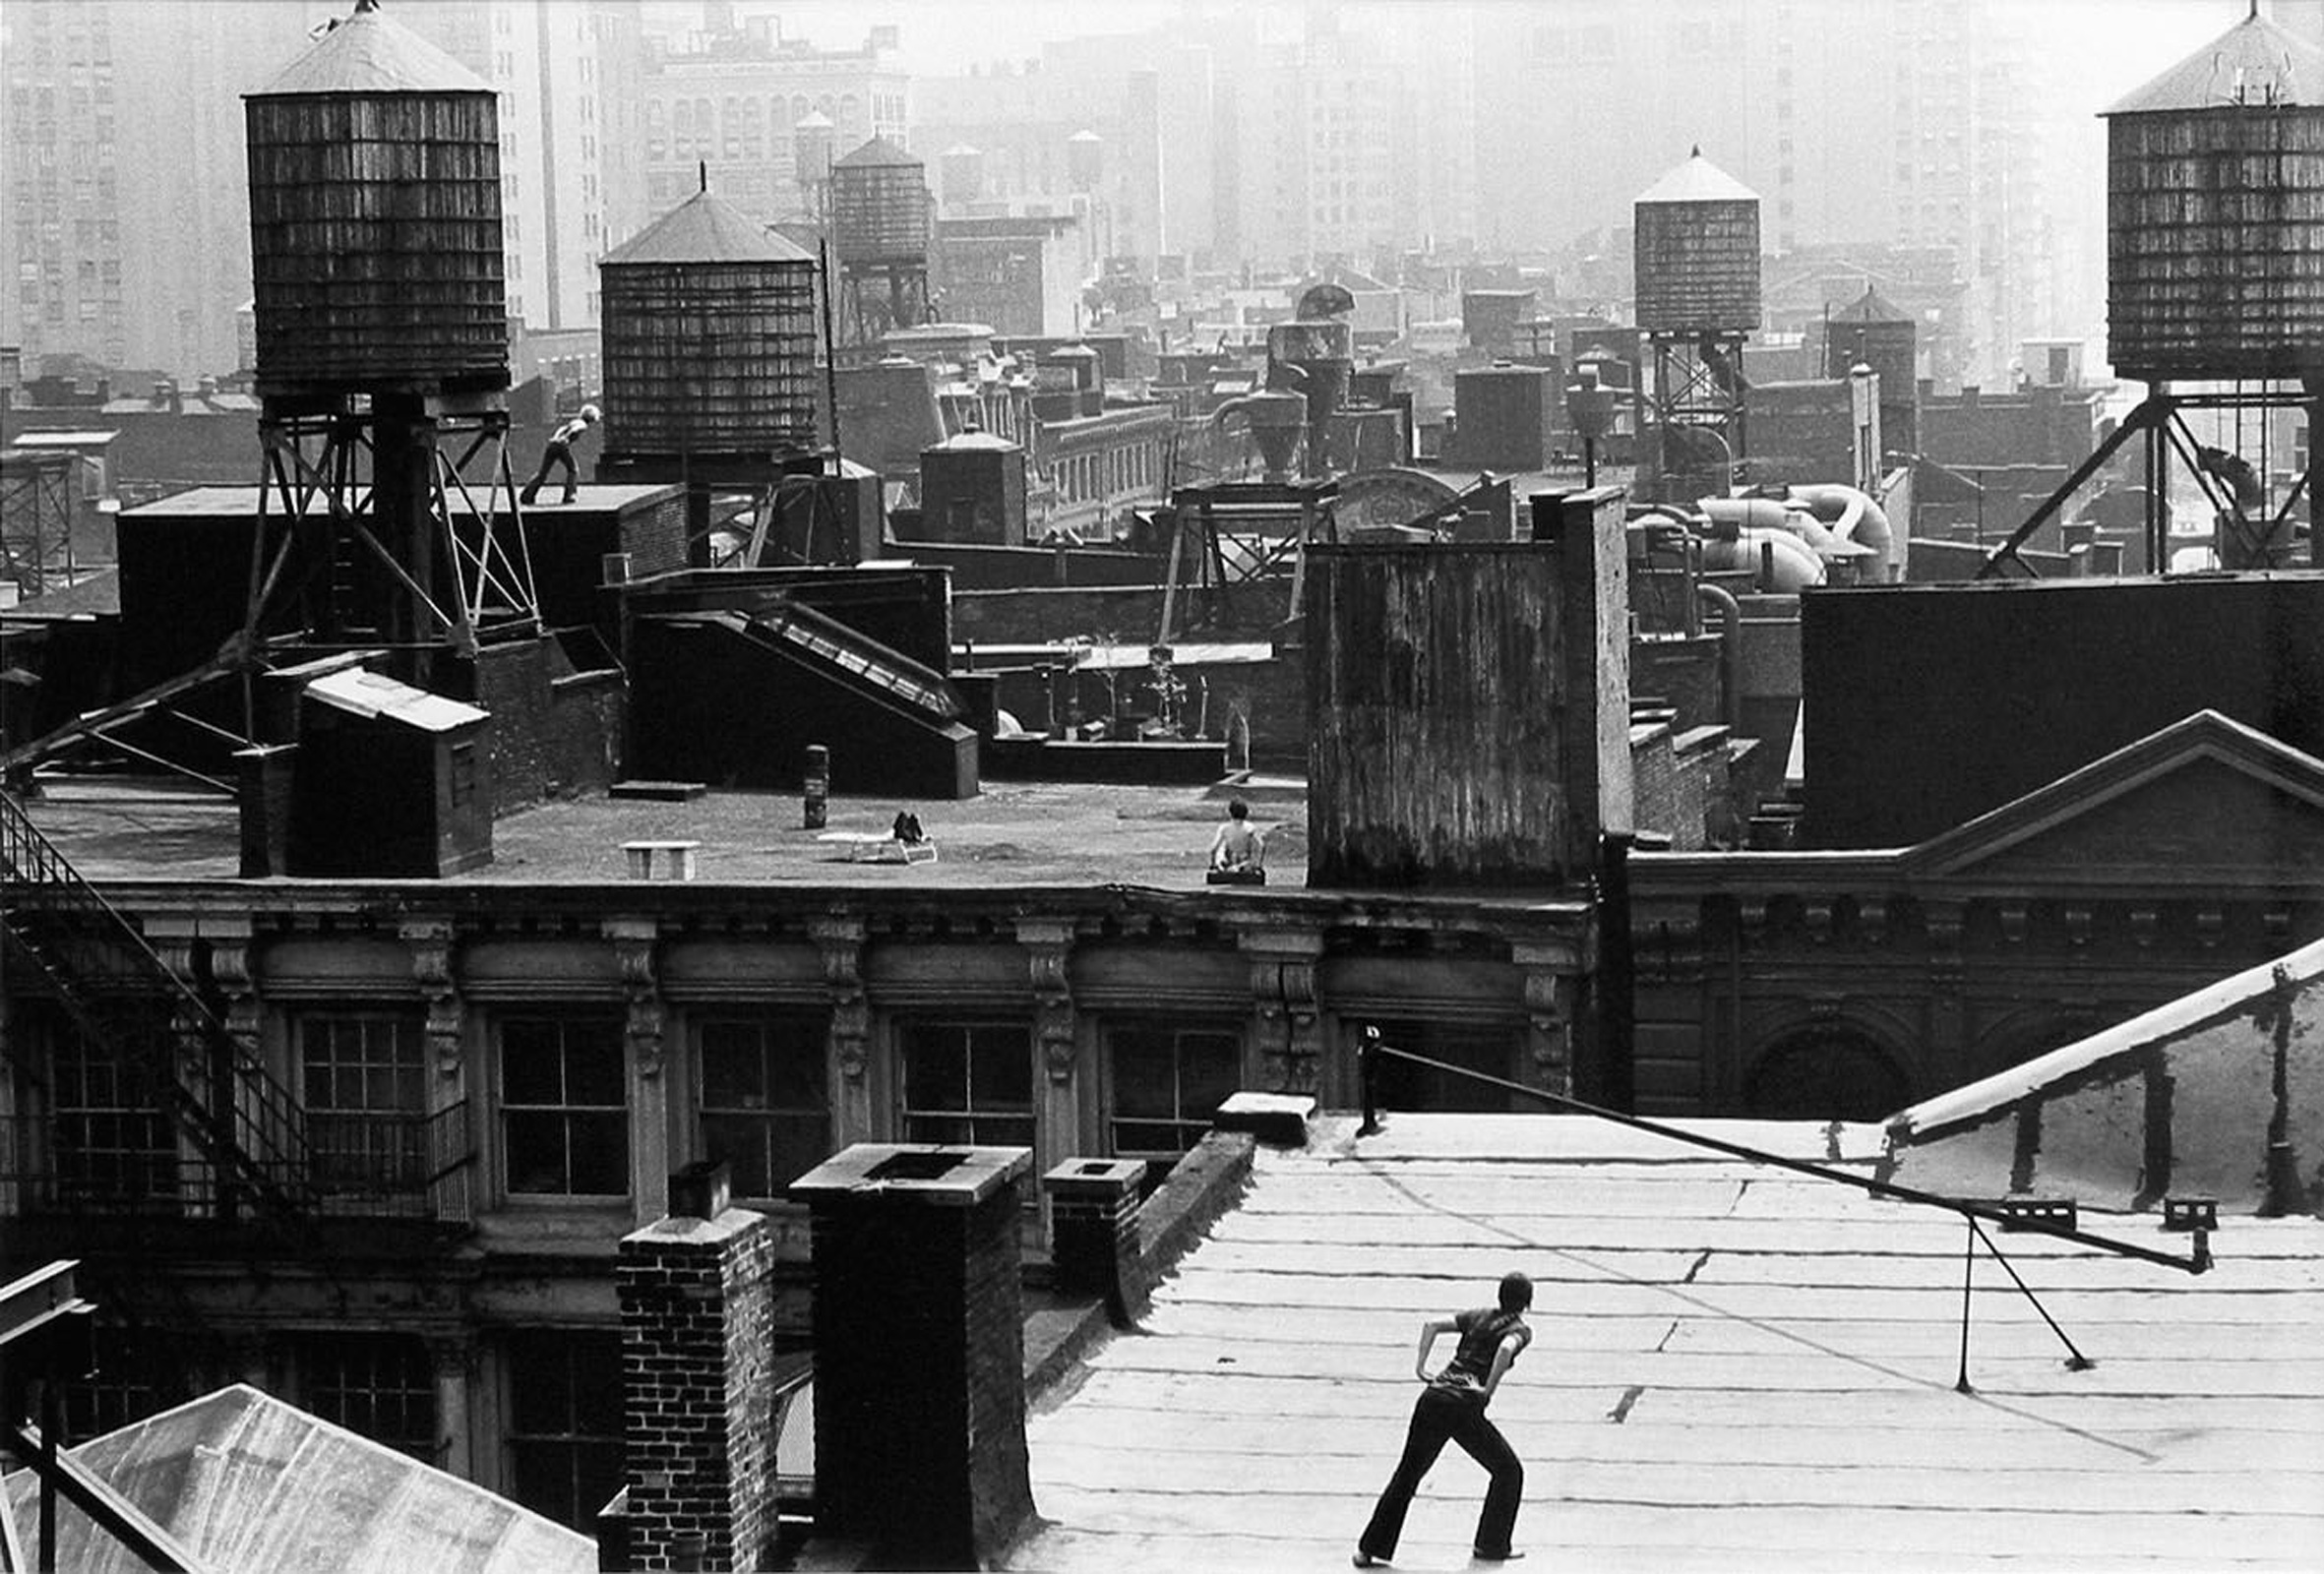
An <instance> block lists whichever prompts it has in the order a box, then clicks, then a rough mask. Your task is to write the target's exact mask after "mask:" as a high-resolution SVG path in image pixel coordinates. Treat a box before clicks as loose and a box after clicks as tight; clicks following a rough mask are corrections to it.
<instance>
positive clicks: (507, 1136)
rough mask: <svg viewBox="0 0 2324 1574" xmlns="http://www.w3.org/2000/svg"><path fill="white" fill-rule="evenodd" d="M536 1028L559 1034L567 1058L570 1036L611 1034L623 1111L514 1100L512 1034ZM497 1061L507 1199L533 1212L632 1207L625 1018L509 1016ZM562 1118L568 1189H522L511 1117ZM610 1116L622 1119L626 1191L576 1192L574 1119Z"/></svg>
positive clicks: (554, 1013) (498, 1032)
mask: <svg viewBox="0 0 2324 1574" xmlns="http://www.w3.org/2000/svg"><path fill="white" fill-rule="evenodd" d="M535 1027H547V1028H554V1029H555V1030H556V1031H557V1033H558V1034H559V1049H560V1051H562V1052H569V1051H570V1045H569V1042H568V1037H567V1036H568V1035H570V1034H572V1033H574V1032H575V1031H576V1030H577V1029H578V1030H593V1031H597V1032H602V1033H605V1034H606V1035H607V1036H608V1039H609V1047H610V1049H611V1051H612V1053H613V1057H614V1060H615V1063H616V1065H617V1067H618V1070H619V1075H620V1078H621V1089H622V1102H621V1103H620V1105H618V1106H615V1105H607V1104H579V1103H574V1102H572V1101H571V1100H570V1098H568V1099H567V1101H566V1102H563V1103H557V1104H546V1103H535V1102H532V1101H530V1100H515V1099H511V1098H510V1097H509V1052H510V1047H509V1030H510V1029H511V1028H520V1029H525V1028H535ZM493 1056H494V1060H493V1083H492V1086H493V1103H494V1109H493V1117H494V1120H493V1132H494V1135H495V1137H496V1138H497V1140H496V1142H495V1143H494V1148H495V1151H496V1156H497V1158H498V1161H499V1169H500V1182H501V1185H500V1190H501V1196H502V1198H503V1199H504V1200H506V1201H509V1202H515V1203H520V1204H529V1205H533V1206H539V1205H543V1204H547V1205H552V1206H554V1205H572V1204H576V1203H581V1204H607V1203H618V1202H625V1201H627V1200H628V1199H629V1198H630V1196H631V1194H632V1191H633V1190H634V1186H635V1181H634V1178H633V1176H632V1173H631V1165H632V1162H633V1159H634V1157H635V1153H634V1142H633V1133H632V1131H631V1129H630V1121H631V1119H632V1115H631V1110H630V1057H629V1042H628V1034H627V1032H626V1031H625V1028H624V1024H623V1022H622V1019H621V1017H620V1015H619V1014H617V1013H607V1012H597V1011H587V1010H564V1011H558V1010H538V1011H512V1012H509V1013H507V1014H506V1015H503V1016H502V1017H500V1019H499V1020H498V1021H496V1022H495V1023H494V1031H493ZM568 1070H569V1067H566V1066H561V1067H560V1081H561V1083H563V1084H566V1086H565V1087H564V1089H563V1091H566V1092H568V1093H570V1081H571V1078H570V1076H569V1075H568V1074H567V1072H568ZM561 1112H563V1113H566V1114H567V1123H566V1125H565V1127H564V1133H565V1152H564V1155H563V1163H564V1171H565V1180H566V1187H565V1189H563V1190H547V1191H542V1190H532V1189H520V1187H519V1185H518V1183H517V1180H518V1167H517V1163H516V1159H517V1148H518V1144H517V1141H516V1139H515V1136H514V1133H513V1131H512V1126H511V1117H512V1116H514V1115H533V1114H554V1113H561ZM607 1115H618V1116H619V1120H618V1121H617V1122H616V1124H617V1125H618V1129H619V1131H620V1136H621V1158H620V1171H621V1189H620V1190H619V1191H580V1190H575V1189H573V1179H574V1178H573V1169H574V1166H573V1154H574V1144H573V1134H574V1131H575V1129H576V1127H575V1125H574V1124H573V1123H572V1121H573V1120H574V1119H578V1118H581V1117H597V1118H600V1119H601V1118H603V1117H605V1116H607Z"/></svg>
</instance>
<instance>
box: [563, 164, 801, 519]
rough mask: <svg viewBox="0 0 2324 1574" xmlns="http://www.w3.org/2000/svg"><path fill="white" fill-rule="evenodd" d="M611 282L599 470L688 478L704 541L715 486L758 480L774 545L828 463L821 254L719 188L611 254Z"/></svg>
mask: <svg viewBox="0 0 2324 1574" xmlns="http://www.w3.org/2000/svg"><path fill="white" fill-rule="evenodd" d="M598 277H599V285H600V288H599V297H598V298H599V300H600V302H601V307H600V317H601V322H602V328H601V329H600V334H601V338H602V357H601V358H602V363H603V365H604V369H605V451H604V454H603V455H602V456H601V457H600V458H599V460H598V463H597V475H598V477H599V478H600V479H605V480H611V479H616V478H618V479H621V480H625V481H641V482H672V481H675V482H680V483H683V484H685V485H686V486H687V487H688V489H689V510H690V512H691V513H693V514H695V515H698V517H696V518H695V519H694V520H693V521H692V522H693V528H692V530H691V531H690V534H691V535H693V536H695V537H696V538H698V539H699V538H700V537H701V536H702V534H703V532H704V531H705V530H706V529H707V528H708V525H709V519H708V517H707V515H708V512H709V489H710V487H712V486H731V487H741V488H748V489H750V490H751V491H753V492H754V493H756V494H757V496H758V498H759V517H758V521H757V523H756V524H755V526H754V528H753V531H752V540H753V543H754V546H763V545H764V538H765V532H766V530H767V529H769V528H771V526H772V522H773V509H774V505H775V496H774V494H775V492H776V491H777V489H779V488H780V487H781V485H782V483H783V480H784V478H785V477H786V476H790V475H795V474H812V473H813V472H814V471H815V470H816V469H817V468H818V467H819V464H820V460H819V459H818V458H817V456H816V455H817V429H816V412H817V397H816V389H817V376H816V322H815V318H816V296H815V282H816V266H815V259H813V258H812V257H809V256H808V255H807V253H806V252H804V251H802V250H800V249H799V248H798V247H797V246H794V245H792V244H791V243H790V242H789V241H787V240H784V239H783V238H782V237H781V236H779V235H776V234H773V233H771V232H769V231H768V230H766V229H765V228H764V227H763V226H761V225H760V224H758V223H757V222H755V221H754V220H752V219H751V218H750V217H748V216H747V215H746V214H744V213H743V212H740V211H739V210H737V209H736V208H734V207H733V206H732V205H730V204H728V203H726V202H724V201H722V200H720V199H719V198H718V197H716V196H713V195H712V194H711V193H710V192H709V191H708V190H706V189H705V190H703V191H701V192H698V193H697V194H696V195H694V196H693V197H690V198H688V199H687V200H686V201H685V202H683V203H681V204H679V205H678V206H677V207H676V208H674V209H672V210H670V212H667V213H664V214H663V215H662V216H661V217H660V218H659V219H657V220H655V221H654V222H653V223H652V224H650V225H648V226H647V227H646V228H645V229H644V230H642V232H640V233H639V234H638V235H637V236H636V237H635V238H633V239H632V240H630V241H629V242H628V243H626V244H625V245H623V246H621V247H619V248H617V249H616V250H614V251H611V252H608V253H607V254H606V255H605V257H604V258H603V260H602V261H600V263H599V264H598ZM752 561H753V562H756V561H757V553H756V551H754V552H753V553H752Z"/></svg>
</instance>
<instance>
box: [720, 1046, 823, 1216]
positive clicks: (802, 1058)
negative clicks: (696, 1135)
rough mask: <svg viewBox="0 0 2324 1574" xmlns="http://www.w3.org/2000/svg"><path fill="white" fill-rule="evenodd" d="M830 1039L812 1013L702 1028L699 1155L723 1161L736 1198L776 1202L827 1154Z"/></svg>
mask: <svg viewBox="0 0 2324 1574" xmlns="http://www.w3.org/2000/svg"><path fill="white" fill-rule="evenodd" d="M829 1034H830V1019H829V1017H828V1016H827V1015H826V1013H823V1012H815V1011H799V1012H792V1013H784V1014H780V1015H768V1016H754V1017H749V1018H742V1019H733V1020H721V1019H713V1020H709V1021H705V1022H703V1024H702V1026H701V1028H700V1030H699V1031H698V1033H697V1036H696V1038H697V1043H698V1044H699V1045H700V1047H701V1054H702V1090H701V1104H700V1110H699V1114H700V1119H701V1132H702V1151H703V1155H704V1156H705V1157H708V1158H712V1159H723V1160H725V1161H726V1164H727V1167H728V1169H729V1171H730V1172H731V1174H732V1176H733V1179H734V1191H735V1195H737V1196H742V1197H772V1196H778V1195H780V1194H781V1192H782V1188H783V1187H784V1186H786V1185H788V1184H790V1183H791V1182H792V1181H796V1180H797V1179H798V1178H799V1177H800V1176H802V1175H804V1174H806V1173H807V1172H808V1171H809V1170H811V1169H813V1168H814V1167H815V1166H816V1165H818V1164H820V1163H822V1162H823V1160H824V1159H825V1158H826V1157H827V1156H828V1155H829V1153H830V1151H831V1110H830V1093H829V1090H828V1086H827V1084H826V1079H825V1077H824V1046H825V1043H826V1041H827V1039H828V1038H829Z"/></svg>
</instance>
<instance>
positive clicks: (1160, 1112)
mask: <svg viewBox="0 0 2324 1574" xmlns="http://www.w3.org/2000/svg"><path fill="white" fill-rule="evenodd" d="M1107 1043H1108V1044H1109V1045H1110V1046H1111V1048H1112V1050H1113V1059H1114V1108H1115V1110H1116V1111H1117V1112H1118V1113H1120V1114H1122V1115H1127V1116H1137V1115H1148V1116H1169V1117H1175V1116H1176V1115H1177V1114H1178V1109H1177V1089H1176V1088H1175V1087H1174V1086H1173V1082H1174V1080H1175V1078H1174V1076H1173V1073H1172V1066H1171V1043H1170V1037H1169V1035H1168V1034H1163V1033H1134V1032H1132V1033H1109V1034H1108V1035H1107Z"/></svg>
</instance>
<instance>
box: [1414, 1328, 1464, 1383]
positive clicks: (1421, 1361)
mask: <svg viewBox="0 0 2324 1574" xmlns="http://www.w3.org/2000/svg"><path fill="white" fill-rule="evenodd" d="M1459 1326H1460V1325H1459V1324H1458V1323H1456V1322H1454V1321H1453V1320H1452V1319H1451V1318H1449V1317H1442V1318H1438V1319H1437V1320H1436V1321H1434V1322H1424V1323H1422V1324H1421V1325H1420V1348H1419V1349H1418V1350H1416V1351H1414V1352H1413V1353H1412V1374H1413V1375H1414V1376H1415V1377H1418V1378H1419V1379H1420V1380H1421V1381H1422V1382H1424V1383H1425V1382H1427V1381H1428V1380H1429V1347H1430V1346H1431V1345H1434V1344H1435V1343H1436V1342H1437V1335H1438V1334H1448V1333H1452V1332H1454V1331H1455V1330H1456V1329H1458V1328H1459Z"/></svg>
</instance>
